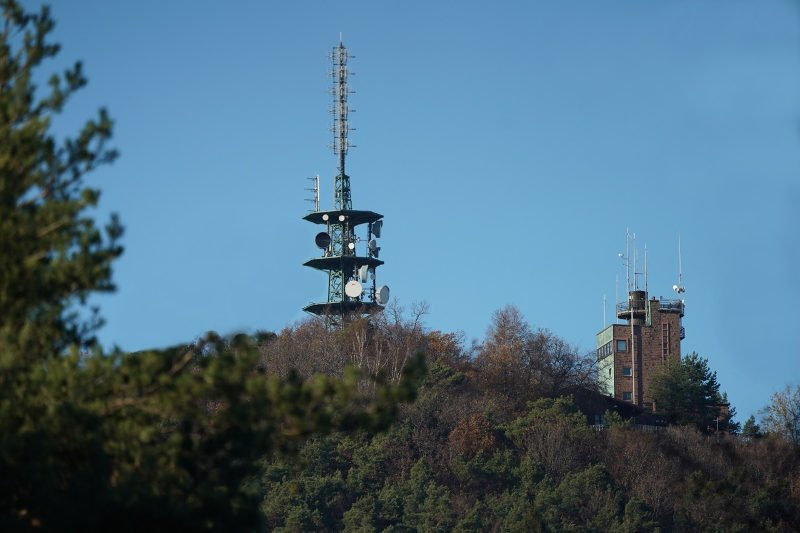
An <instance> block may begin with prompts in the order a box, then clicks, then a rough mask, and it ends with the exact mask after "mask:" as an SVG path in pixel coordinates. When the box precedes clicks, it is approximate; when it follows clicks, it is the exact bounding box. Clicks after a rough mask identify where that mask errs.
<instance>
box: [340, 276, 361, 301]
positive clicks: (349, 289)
mask: <svg viewBox="0 0 800 533" xmlns="http://www.w3.org/2000/svg"><path fill="white" fill-rule="evenodd" d="M362 292H364V288H363V287H361V284H360V283H359V282H357V281H356V280H351V281H348V282H347V284H346V285H345V286H344V293H345V294H346V295H348V296H349V297H350V298H358V297H359V296H361V293H362Z"/></svg>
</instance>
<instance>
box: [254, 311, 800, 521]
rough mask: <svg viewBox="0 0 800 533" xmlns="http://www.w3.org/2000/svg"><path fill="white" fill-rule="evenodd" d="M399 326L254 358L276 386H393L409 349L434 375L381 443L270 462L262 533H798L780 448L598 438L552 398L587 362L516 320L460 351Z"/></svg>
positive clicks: (711, 437)
mask: <svg viewBox="0 0 800 533" xmlns="http://www.w3.org/2000/svg"><path fill="white" fill-rule="evenodd" d="M397 311H398V310H397V309H396V308H395V309H394V313H391V312H390V313H387V316H384V317H382V318H380V319H378V320H377V321H374V322H373V323H372V324H370V323H368V322H366V321H362V322H355V323H353V324H351V325H350V326H348V327H347V328H345V329H344V330H342V331H339V332H335V333H328V332H326V331H325V330H324V328H323V327H322V325H321V324H320V323H319V322H314V321H311V322H306V323H303V324H300V325H298V326H297V327H294V328H288V329H286V330H284V331H283V332H281V333H280V334H278V335H277V336H275V337H270V338H269V340H268V341H267V342H266V343H265V344H264V345H263V346H262V348H261V350H262V354H263V359H262V361H263V363H264V364H265V365H266V366H267V368H270V367H272V368H274V369H275V371H276V372H284V371H285V370H284V369H285V368H287V367H288V366H295V367H299V368H303V369H305V371H307V372H314V371H320V370H324V371H326V372H334V373H336V372H338V371H339V370H340V369H337V366H336V365H337V364H338V365H343V364H345V363H348V362H349V363H357V364H360V365H364V366H366V367H369V368H371V369H372V370H381V369H385V370H387V371H388V372H390V373H391V372H392V369H394V368H396V367H397V366H399V365H401V364H402V361H403V360H404V359H406V358H407V357H409V356H410V355H411V354H412V353H413V351H414V350H415V349H422V350H424V351H425V353H426V354H427V359H428V365H429V371H428V374H427V376H426V377H425V379H424V381H423V383H422V384H421V386H420V390H419V396H418V399H417V401H416V402H415V403H414V404H412V405H408V406H406V407H404V408H402V410H401V412H400V416H399V419H398V420H397V422H396V423H394V424H393V425H392V426H391V427H390V428H389V430H388V431H387V432H386V433H380V434H373V433H369V432H363V433H359V434H356V435H341V434H334V435H330V436H327V437H321V438H316V439H313V440H312V441H310V442H308V443H307V444H305V445H304V446H303V447H302V449H301V450H300V452H299V455H298V456H297V457H293V458H284V459H274V460H268V461H266V468H265V471H264V472H263V474H262V476H261V478H260V486H261V490H262V491H263V501H262V504H261V512H262V513H263V517H264V520H265V527H266V528H267V529H270V530H272V529H274V530H283V531H310V530H339V529H345V530H350V531H383V530H390V531H449V530H457V531H491V530H495V531H509V530H510V531H531V530H533V531H536V530H549V531H563V530H571V531H648V530H653V529H656V528H661V529H662V530H667V531H671V530H677V531H754V530H774V531H796V530H798V528H800V456H799V455H798V450H797V448H796V447H794V446H793V445H792V444H791V442H789V441H788V440H786V439H783V438H781V437H779V436H777V435H771V436H762V435H761V434H760V433H758V432H755V433H752V434H751V436H749V437H743V436H738V435H730V434H727V433H722V432H721V433H716V432H712V433H709V432H706V431H703V429H707V427H705V428H704V427H699V426H698V425H697V424H693V425H692V424H690V425H674V426H670V427H668V428H664V429H662V430H659V431H653V429H654V428H651V430H650V431H645V430H643V429H642V428H637V427H636V426H635V425H633V424H631V422H630V421H626V420H623V419H622V418H621V417H619V416H618V415H615V414H614V413H608V414H607V416H606V417H605V422H606V423H605V425H604V427H597V426H595V425H592V424H590V423H589V422H590V420H587V417H586V416H585V415H584V414H583V413H581V412H580V411H579V409H578V407H577V406H576V404H575V402H574V401H573V400H572V398H571V397H570V396H568V395H567V396H563V395H562V394H564V393H565V392H566V391H568V390H569V388H570V387H573V386H584V387H585V386H588V387H591V384H592V381H591V372H590V371H589V370H590V368H591V358H590V357H589V358H587V357H581V356H580V355H579V354H577V353H576V352H575V350H574V349H573V348H572V347H570V346H569V344H568V343H566V342H565V341H563V340H562V339H560V338H558V337H557V336H555V335H553V334H552V333H550V332H547V331H543V330H538V331H537V330H532V329H531V328H530V327H529V326H528V325H527V323H526V322H525V321H524V319H523V318H522V317H521V316H520V314H519V312H518V311H517V310H516V309H515V308H513V307H509V308H506V309H503V310H501V311H499V312H498V313H496V314H495V316H494V320H493V323H492V326H491V327H490V329H489V331H488V333H487V340H486V342H485V343H483V344H481V345H475V346H468V347H465V346H464V345H463V343H462V342H461V339H460V337H459V336H458V335H456V334H452V333H442V332H438V331H425V330H423V328H422V326H421V322H420V316H419V312H418V311H419V310H417V312H414V313H411V317H407V318H403V316H402V313H399V312H397ZM304 347H305V349H304ZM333 354H336V356H337V357H338V360H337V358H336V357H330V355H333ZM301 356H302V360H300V359H299V358H301ZM294 358H298V359H294ZM655 429H657V428H655Z"/></svg>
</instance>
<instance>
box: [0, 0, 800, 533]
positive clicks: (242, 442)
mask: <svg viewBox="0 0 800 533" xmlns="http://www.w3.org/2000/svg"><path fill="white" fill-rule="evenodd" d="M0 8H1V9H2V16H3V23H4V25H3V28H2V30H0V530H1V531H136V532H140V531H273V530H275V531H333V530H350V531H384V530H385V531H448V530H458V531H493V530H494V531H529V530H534V531H536V530H548V531H562V530H570V531H648V530H655V529H656V528H660V529H661V530H677V531H703V530H705V531H753V530H771V531H798V530H800V452H799V451H798V450H800V388H791V387H789V388H787V389H786V390H784V391H780V392H777V393H776V394H775V396H774V397H773V398H772V402H771V403H770V405H769V406H768V407H767V409H766V410H765V412H764V416H763V417H762V420H761V422H762V424H763V428H760V427H759V425H758V423H757V422H756V420H755V419H752V418H751V419H750V420H748V421H747V423H746V424H745V425H744V429H743V431H742V435H735V434H733V432H734V431H735V430H736V425H735V424H728V421H729V420H728V419H729V418H730V415H731V414H732V412H733V410H732V409H728V406H726V405H724V398H725V396H724V393H723V392H722V391H721V390H720V387H719V384H718V383H717V382H716V375H715V374H714V373H713V371H712V370H711V369H710V368H709V367H708V362H707V361H706V360H705V359H703V358H702V357H700V356H697V355H692V356H690V357H687V358H686V359H685V362H684V363H682V364H681V365H680V366H676V367H674V368H669V369H667V371H666V372H665V373H664V375H663V377H662V378H661V381H660V384H659V387H660V389H659V390H660V391H661V392H660V393H659V394H663V399H664V400H665V401H663V402H661V404H662V405H663V406H665V407H664V409H665V411H664V412H663V413H661V415H662V417H661V419H660V420H663V421H666V422H671V425H670V426H669V427H667V426H666V425H658V424H655V425H652V424H650V425H648V426H647V427H649V428H650V429H648V430H647V431H645V429H644V426H642V425H640V424H637V423H636V421H635V420H632V419H631V418H629V417H628V415H629V414H631V412H630V411H629V410H626V409H622V408H619V409H617V410H614V408H612V409H610V410H608V411H604V412H602V413H597V412H594V413H592V414H593V415H594V416H587V412H586V411H585V405H584V404H581V401H582V400H581V398H582V397H584V396H585V395H588V397H595V398H596V397H599V395H598V394H597V393H596V392H594V388H595V359H594V355H593V354H581V353H578V351H577V350H576V349H575V348H574V347H573V346H571V345H570V344H569V343H568V342H566V341H565V340H563V339H561V338H560V337H558V336H557V335H555V334H554V333H552V332H550V331H548V330H546V329H535V328H532V327H531V326H530V325H529V324H528V323H527V322H526V320H525V319H524V317H523V316H522V315H521V314H520V312H519V311H518V310H517V309H516V308H514V307H506V308H504V309H502V310H500V311H498V312H496V313H495V315H494V316H493V317H492V319H491V325H490V328H489V330H488V331H487V335H486V338H485V340H483V341H482V342H473V343H472V344H467V343H466V342H465V340H464V338H463V337H462V336H461V335H460V334H458V333H453V332H441V331H436V330H432V329H430V328H428V327H426V326H425V324H424V318H425V311H426V309H425V306H424V305H416V306H414V307H413V308H412V309H411V310H410V311H408V312H403V310H402V309H401V308H400V307H399V306H398V305H397V304H394V305H392V306H389V307H388V308H387V309H386V310H385V311H384V312H383V313H379V314H376V315H374V316H372V317H370V318H369V319H365V318H359V319H354V320H351V321H348V322H347V323H346V324H345V326H344V327H342V328H341V329H339V328H328V327H326V325H325V323H324V322H322V321H316V320H308V321H304V322H301V323H299V324H295V325H292V326H289V327H287V328H285V329H284V330H283V331H280V332H277V333H269V332H261V333H258V334H255V335H248V334H233V335H228V336H221V335H218V334H216V333H213V332H211V333H208V334H206V335H204V336H203V337H202V338H199V339H195V340H194V341H191V342H189V341H188V340H187V342H186V343H185V344H181V345H178V346H174V347H171V348H165V349H153V350H145V351H140V352H135V353H126V352H124V351H122V350H119V349H115V350H111V351H108V350H104V349H103V348H102V347H101V346H100V345H99V343H98V342H97V339H96V337H95V334H96V332H97V331H98V328H99V327H100V326H101V325H102V320H101V318H100V315H99V313H98V311H97V310H96V309H93V308H91V307H89V306H88V305H87V302H89V301H90V300H89V299H90V297H91V296H92V295H94V294H96V293H98V292H107V291H111V290H113V289H114V285H113V282H112V264H113V262H114V260H115V259H116V258H118V257H119V256H120V255H121V254H122V246H121V239H122V236H123V230H122V226H121V224H120V222H119V221H118V220H117V218H116V217H115V216H111V217H110V219H109V220H108V223H107V224H105V225H104V226H101V224H100V223H99V222H98V221H97V220H96V219H95V217H94V214H95V213H94V211H93V209H94V208H95V207H96V205H97V203H98V200H99V196H100V193H99V191H98V190H97V189H95V188H92V187H90V186H88V185H87V184H86V182H85V177H86V175H87V174H88V173H90V172H92V171H94V170H96V169H97V168H98V167H102V165H104V164H107V163H110V162H112V161H113V160H114V159H115V157H116V155H117V152H116V150H115V149H113V147H111V146H110V143H111V140H112V130H113V122H112V120H111V118H110V115H109V114H108V113H107V112H106V111H105V110H102V109H101V110H99V112H98V113H97V115H96V116H95V117H94V118H89V119H87V121H86V122H85V124H84V126H83V127H82V128H80V129H79V131H77V132H74V134H73V136H67V137H64V136H62V135H58V136H57V135H55V134H54V133H53V132H52V131H51V128H50V125H51V123H52V121H53V120H54V119H55V118H56V117H57V116H58V115H59V114H60V113H61V112H62V109H63V107H64V105H65V104H66V102H68V101H69V100H70V97H71V96H72V95H73V94H74V93H75V92H76V91H79V90H80V89H81V88H82V87H83V86H84V85H85V84H86V83H87V80H86V79H85V77H84V76H83V71H82V67H81V65H80V63H76V64H74V65H73V66H71V67H70V68H68V69H67V70H66V71H64V72H62V73H60V74H58V73H57V74H53V75H52V76H51V77H49V78H47V77H46V76H43V74H42V72H41V71H40V67H42V66H43V64H47V61H48V60H51V59H53V58H54V57H55V56H56V55H57V54H58V52H59V47H58V45H57V44H55V43H52V42H50V41H49V37H48V36H49V34H50V32H51V30H52V28H53V24H54V22H53V20H52V18H51V17H50V12H49V10H48V9H47V8H42V9H41V10H39V11H37V12H27V11H26V10H25V9H24V8H23V7H22V6H21V5H19V4H18V3H17V2H15V1H14V0H0ZM41 79H49V82H48V83H47V84H46V85H42V86H37V85H36V83H35V82H36V81H37V80H41ZM592 395H594V396H592ZM666 400H668V401H666ZM604 401H605V400H604ZM612 404H613V402H612ZM612 407H614V406H613V405H612ZM628 407H630V406H628ZM634 414H635V413H634ZM712 421H713V422H714V425H713V427H712ZM598 422H599V423H598ZM720 424H721V425H720Z"/></svg>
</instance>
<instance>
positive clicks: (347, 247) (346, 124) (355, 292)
mask: <svg viewBox="0 0 800 533" xmlns="http://www.w3.org/2000/svg"><path fill="white" fill-rule="evenodd" d="M352 57H353V56H350V55H348V53H347V48H345V46H344V44H342V43H341V41H340V42H339V44H338V46H335V47H333V50H332V51H331V63H332V66H331V77H332V78H333V87H332V88H331V94H332V96H333V106H332V108H331V113H332V114H333V125H332V127H331V132H332V133H333V143H332V148H333V151H334V153H335V154H336V155H337V156H338V159H339V161H338V163H339V166H338V168H337V171H338V172H337V174H336V176H335V177H334V184H333V185H334V189H333V202H334V208H333V210H332V211H320V210H319V207H318V206H317V210H316V211H314V212H312V213H310V214H308V215H306V216H305V217H303V218H304V219H305V220H308V221H309V222H313V223H315V224H324V225H326V227H327V231H326V232H325V231H323V232H320V233H319V234H317V237H316V239H315V240H316V243H317V246H318V247H319V248H321V249H322V250H323V255H322V257H320V258H316V259H312V260H310V261H307V262H306V263H305V265H306V266H310V267H312V268H316V269H319V270H324V271H327V272H328V300H327V302H325V303H314V304H310V305H307V306H306V307H305V308H304V310H305V311H308V312H310V313H314V314H317V315H325V316H326V317H328V318H329V319H330V320H331V321H332V322H338V323H341V320H342V319H343V318H344V317H345V316H346V315H350V314H363V313H368V312H372V311H376V310H380V309H382V305H383V304H385V303H386V301H387V300H388V297H389V289H388V287H385V286H381V287H377V286H376V281H375V278H376V276H375V269H376V268H377V267H378V266H380V265H382V264H383V261H380V260H379V259H378V253H379V252H380V247H378V246H377V241H376V240H375V238H377V237H380V235H381V228H382V225H383V220H382V219H383V215H380V214H378V213H374V212H372V211H358V210H354V209H353V205H352V200H351V197H350V177H349V176H348V175H347V172H346V170H345V160H346V157H347V152H348V150H349V148H350V147H351V146H352V145H351V144H350V140H349V134H350V129H351V128H350V108H349V105H348V101H347V100H348V96H349V95H350V94H352V91H351V90H350V89H349V86H348V77H349V76H350V75H351V72H350V71H349V69H348V67H347V61H348V59H350V58H352ZM362 224H365V225H366V227H367V238H366V239H360V238H359V237H358V236H357V235H356V228H357V227H358V226H359V225H362ZM360 242H364V243H365V244H366V254H365V255H363V256H359V255H358V254H357V252H356V248H357V244H358V243H360ZM370 277H371V281H372V286H371V287H369V288H367V290H365V289H364V287H363V286H362V285H361V284H362V283H366V282H367V280H368V278H370Z"/></svg>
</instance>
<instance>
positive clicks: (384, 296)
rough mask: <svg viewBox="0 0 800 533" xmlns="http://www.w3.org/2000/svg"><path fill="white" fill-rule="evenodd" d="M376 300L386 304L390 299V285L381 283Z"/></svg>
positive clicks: (376, 293) (376, 292)
mask: <svg viewBox="0 0 800 533" xmlns="http://www.w3.org/2000/svg"><path fill="white" fill-rule="evenodd" d="M375 301H377V302H378V303H379V304H381V305H385V304H386V302H388V301H389V287H387V286H386V285H381V286H380V287H378V288H377V290H376V291H375Z"/></svg>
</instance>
